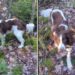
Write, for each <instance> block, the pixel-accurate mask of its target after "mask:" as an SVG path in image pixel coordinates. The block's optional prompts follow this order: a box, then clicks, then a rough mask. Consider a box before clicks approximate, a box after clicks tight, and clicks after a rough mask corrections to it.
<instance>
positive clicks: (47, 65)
mask: <svg viewBox="0 0 75 75" xmlns="http://www.w3.org/2000/svg"><path fill="white" fill-rule="evenodd" d="M43 65H45V66H46V67H48V68H49V69H51V68H52V67H53V66H54V64H53V62H52V61H51V59H50V58H47V59H45V60H44V61H43Z"/></svg>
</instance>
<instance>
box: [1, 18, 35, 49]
mask: <svg viewBox="0 0 75 75" xmlns="http://www.w3.org/2000/svg"><path fill="white" fill-rule="evenodd" d="M33 29H34V24H33V23H29V24H27V25H25V24H24V23H23V22H22V21H21V20H19V19H17V18H12V19H7V20H0V33H1V35H2V36H3V37H2V38H1V42H2V45H4V43H5V36H6V34H7V33H8V31H10V30H11V31H12V33H13V34H14V35H15V36H16V38H17V39H18V41H19V42H20V43H21V44H20V45H19V46H18V48H22V47H24V42H25V40H24V38H23V34H24V31H26V30H27V31H28V32H32V31H33Z"/></svg>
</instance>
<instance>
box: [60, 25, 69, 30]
mask: <svg viewBox="0 0 75 75" xmlns="http://www.w3.org/2000/svg"><path fill="white" fill-rule="evenodd" d="M61 26H63V27H65V30H68V26H67V25H66V24H60V25H59V27H61Z"/></svg>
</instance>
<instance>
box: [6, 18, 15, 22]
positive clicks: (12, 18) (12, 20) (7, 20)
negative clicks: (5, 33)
mask: <svg viewBox="0 0 75 75" xmlns="http://www.w3.org/2000/svg"><path fill="white" fill-rule="evenodd" d="M15 19H16V18H12V19H7V20H5V22H8V21H10V20H11V21H13V20H15Z"/></svg>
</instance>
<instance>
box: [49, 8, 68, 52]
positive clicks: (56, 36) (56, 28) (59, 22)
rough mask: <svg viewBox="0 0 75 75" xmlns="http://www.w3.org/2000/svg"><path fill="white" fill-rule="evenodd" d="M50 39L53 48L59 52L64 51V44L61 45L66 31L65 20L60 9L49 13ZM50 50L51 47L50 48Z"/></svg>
mask: <svg viewBox="0 0 75 75" xmlns="http://www.w3.org/2000/svg"><path fill="white" fill-rule="evenodd" d="M51 22H52V25H51V31H52V36H51V39H52V40H53V41H54V43H53V46H54V47H56V48H57V49H58V51H60V50H65V49H66V47H65V44H64V43H63V32H65V31H67V30H68V25H67V20H66V17H65V15H64V13H63V12H62V10H60V9H54V10H52V12H51ZM50 48H51V47H50Z"/></svg>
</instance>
